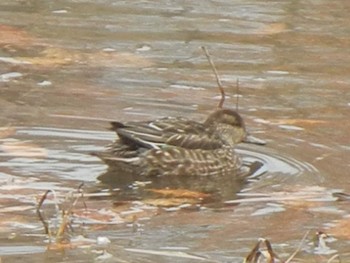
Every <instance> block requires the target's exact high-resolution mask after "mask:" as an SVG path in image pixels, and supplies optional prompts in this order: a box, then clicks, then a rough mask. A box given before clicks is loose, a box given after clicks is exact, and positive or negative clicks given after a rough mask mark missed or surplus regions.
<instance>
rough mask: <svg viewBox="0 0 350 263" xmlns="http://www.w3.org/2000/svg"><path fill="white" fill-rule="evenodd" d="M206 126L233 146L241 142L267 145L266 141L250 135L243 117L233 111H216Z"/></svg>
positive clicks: (208, 119) (209, 117)
mask: <svg viewBox="0 0 350 263" xmlns="http://www.w3.org/2000/svg"><path fill="white" fill-rule="evenodd" d="M204 125H206V126H208V127H211V128H212V129H215V130H216V132H217V133H219V134H220V136H221V137H222V139H223V140H224V141H225V142H226V143H227V144H229V145H231V146H234V145H236V144H237V143H240V142H245V143H253V144H259V145H264V144H266V142H265V141H263V140H261V139H258V138H255V137H253V136H251V135H249V134H248V133H247V130H246V128H245V124H244V121H243V118H242V117H241V115H239V114H238V113H237V112H236V111H234V110H231V109H218V110H216V111H215V112H213V113H212V114H210V115H209V116H208V118H207V120H206V121H205V122H204Z"/></svg>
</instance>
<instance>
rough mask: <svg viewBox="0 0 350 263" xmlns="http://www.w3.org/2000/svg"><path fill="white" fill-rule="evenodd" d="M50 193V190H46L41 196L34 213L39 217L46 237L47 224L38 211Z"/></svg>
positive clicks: (47, 232)
mask: <svg viewBox="0 0 350 263" xmlns="http://www.w3.org/2000/svg"><path fill="white" fill-rule="evenodd" d="M50 192H51V190H47V191H46V192H45V193H44V194H43V196H42V197H41V198H40V201H39V204H38V207H37V208H36V213H37V215H38V217H39V220H40V222H41V223H42V224H43V226H44V229H45V234H46V235H48V234H49V224H48V223H47V222H46V221H45V218H44V216H43V214H42V213H41V211H40V209H41V207H42V205H43V203H44V201H45V200H46V198H47V195H48V194H49V193H50Z"/></svg>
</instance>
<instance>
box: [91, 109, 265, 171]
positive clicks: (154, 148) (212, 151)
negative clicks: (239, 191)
mask: <svg viewBox="0 0 350 263" xmlns="http://www.w3.org/2000/svg"><path fill="white" fill-rule="evenodd" d="M111 125H112V127H111V130H113V131H115V132H116V133H117V135H118V138H117V139H116V141H115V142H114V143H112V144H111V145H109V146H108V147H107V150H106V151H105V152H101V153H95V155H97V156H98V157H99V158H101V159H102V160H103V161H104V162H105V163H106V164H108V165H109V167H110V168H113V169H119V170H120V171H128V172H130V171H132V172H133V173H135V174H138V175H142V176H167V175H172V176H211V175H222V174H225V175H226V174H230V173H232V174H235V172H236V171H237V170H239V169H240V167H241V165H242V162H241V159H240V158H239V156H238V155H237V154H236V153H235V151H234V146H235V145H236V144H237V143H240V142H249V143H255V144H264V142H263V141H262V140H260V139H256V138H254V137H251V136H249V135H248V134H247V132H246V129H245V125H244V121H243V119H242V117H241V116H240V115H239V114H238V113H237V112H236V111H234V110H231V109H218V110H216V111H215V112H213V113H212V114H210V115H209V116H208V118H207V119H206V120H205V121H204V122H203V123H199V122H196V121H193V120H189V119H186V118H183V117H167V118H161V119H156V120H153V121H143V122H127V123H121V122H112V123H111Z"/></svg>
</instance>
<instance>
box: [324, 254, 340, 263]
mask: <svg viewBox="0 0 350 263" xmlns="http://www.w3.org/2000/svg"><path fill="white" fill-rule="evenodd" d="M336 258H338V262H339V263H340V262H341V260H340V256H339V254H336V255H333V257H331V258H330V259H328V260H327V263H331V262H332V261H333V259H336Z"/></svg>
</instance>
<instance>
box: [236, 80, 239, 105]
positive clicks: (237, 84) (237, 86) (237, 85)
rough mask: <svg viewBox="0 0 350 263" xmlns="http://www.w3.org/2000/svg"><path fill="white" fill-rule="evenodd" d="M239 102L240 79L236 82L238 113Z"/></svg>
mask: <svg viewBox="0 0 350 263" xmlns="http://www.w3.org/2000/svg"><path fill="white" fill-rule="evenodd" d="M238 101H239V79H238V78H237V80H236V111H237V112H238Z"/></svg>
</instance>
